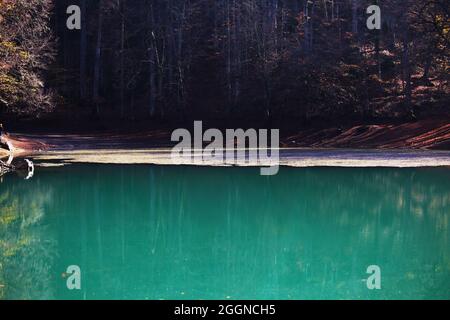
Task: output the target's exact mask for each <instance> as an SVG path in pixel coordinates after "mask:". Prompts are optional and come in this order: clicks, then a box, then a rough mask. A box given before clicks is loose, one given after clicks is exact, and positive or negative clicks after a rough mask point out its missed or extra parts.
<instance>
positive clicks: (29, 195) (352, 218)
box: [0, 165, 450, 299]
mask: <svg viewBox="0 0 450 320" xmlns="http://www.w3.org/2000/svg"><path fill="white" fill-rule="evenodd" d="M449 218H450V169H445V168H424V169H375V168H374V169H371V168H369V169H367V168H366V169H349V168H347V169H344V168H310V169H300V168H282V169H281V171H280V173H279V174H278V175H277V176H273V177H262V176H260V175H259V169H254V168H194V167H152V166H107V165H103V166H102V165H79V166H78V165H77V166H69V167H64V168H53V169H40V170H38V171H37V172H36V175H35V177H34V178H33V179H32V180H29V181H25V180H23V179H21V178H19V177H17V176H14V175H9V176H6V177H4V178H3V182H2V183H1V184H0V298H2V299H319V298H320V299H393V298H395V299H405V298H412V299H422V298H438V299H450V246H449V243H450V237H449V236H450V230H449ZM69 265H78V266H80V268H81V273H82V274H81V283H82V287H81V290H72V291H71V290H68V289H67V287H66V278H64V276H65V275H64V274H63V273H64V272H65V271H66V268H67V267H68V266H69ZM369 265H378V266H380V268H381V272H382V276H381V281H382V288H381V290H368V289H367V286H366V282H365V281H363V279H366V278H367V277H368V276H369V275H368V274H366V269H367V267H368V266H369Z"/></svg>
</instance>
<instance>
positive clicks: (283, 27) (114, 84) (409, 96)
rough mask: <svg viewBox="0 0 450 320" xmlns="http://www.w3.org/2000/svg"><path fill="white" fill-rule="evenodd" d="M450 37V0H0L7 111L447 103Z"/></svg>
mask: <svg viewBox="0 0 450 320" xmlns="http://www.w3.org/2000/svg"><path fill="white" fill-rule="evenodd" d="M72 4H76V5H79V6H80V8H81V13H82V28H81V30H69V29H68V28H67V27H66V20H67V18H68V17H69V15H68V14H67V13H66V9H67V7H68V6H69V5H72ZM371 4H378V5H379V6H380V7H381V10H382V11H381V12H382V29H381V30H368V28H367V27H366V20H367V18H368V17H369V15H368V14H367V13H366V8H367V7H368V6H369V5H371ZM449 40H450V21H449V5H448V0H431V1H422V0H397V1H394V0H383V1H376V0H367V1H366V0H241V1H238V0H78V1H75V0H53V1H52V0H0V114H2V115H3V117H7V116H9V117H11V116H12V117H16V118H17V117H21V118H24V117H25V118H26V117H28V118H36V117H43V116H47V117H48V115H49V114H50V115H54V116H55V115H60V116H63V117H66V118H68V119H74V118H77V117H78V118H90V119H94V120H95V119H105V118H117V119H127V120H142V119H147V118H153V119H177V120H180V119H185V120H187V119H193V118H197V119H206V118H209V119H225V118H227V119H229V118H240V119H250V118H251V119H265V120H271V119H281V120H282V119H286V121H287V120H294V121H297V119H298V120H301V121H307V122H308V121H309V122H314V121H319V120H324V119H338V120H336V121H340V120H339V119H342V121H344V119H345V120H349V119H353V120H358V121H359V120H368V119H374V118H377V119H393V118H395V119H409V120H411V119H416V118H424V117H432V116H436V115H437V116H439V117H441V116H443V115H444V116H448V115H449V114H450V104H449V87H448V84H449V66H450V63H449V62H450V61H449V59H450V51H449Z"/></svg>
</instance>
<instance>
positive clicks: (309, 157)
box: [30, 148, 450, 168]
mask: <svg viewBox="0 0 450 320" xmlns="http://www.w3.org/2000/svg"><path fill="white" fill-rule="evenodd" d="M279 152H280V158H279V164H278V165H279V166H280V167H296V168H306V167H390V168H418V167H450V151H423V150H395V151H394V150H351V149H321V150H318V149H303V148H302V149H294V148H286V149H279ZM30 158H31V159H33V160H34V161H35V162H36V166H37V167H49V166H64V165H70V164H115V165H119V164H121V165H144V164H147V165H164V166H177V165H189V166H202V167H233V166H235V167H265V166H271V165H277V163H276V162H273V160H271V161H272V162H271V161H270V160H269V159H267V160H262V161H261V160H258V159H256V158H254V159H252V158H250V159H249V158H246V159H244V158H240V159H237V160H236V162H235V163H233V164H225V163H223V162H220V161H214V160H208V161H202V160H201V159H200V158H193V159H190V158H189V159H187V158H178V159H177V160H176V161H174V160H172V158H171V150H170V149H156V148H153V149H141V150H77V151H49V152H45V153H41V154H35V155H32V156H31V157H30Z"/></svg>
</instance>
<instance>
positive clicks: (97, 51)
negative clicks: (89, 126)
mask: <svg viewBox="0 0 450 320" xmlns="http://www.w3.org/2000/svg"><path fill="white" fill-rule="evenodd" d="M102 35H103V1H102V0H100V3H99V9H98V26H97V42H96V46H95V67H94V89H93V95H94V104H95V114H96V115H99V114H100V101H99V100H100V96H99V87H100V64H101V57H102Z"/></svg>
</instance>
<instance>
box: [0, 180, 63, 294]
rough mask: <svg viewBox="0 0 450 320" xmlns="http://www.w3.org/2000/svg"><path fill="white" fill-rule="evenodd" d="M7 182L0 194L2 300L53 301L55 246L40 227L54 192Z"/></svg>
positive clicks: (20, 183)
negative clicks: (52, 274)
mask: <svg viewBox="0 0 450 320" xmlns="http://www.w3.org/2000/svg"><path fill="white" fill-rule="evenodd" d="M11 178H12V177H11ZM8 182H11V183H9V184H7V183H3V184H2V190H1V191H0V285H1V287H0V298H3V299H4V298H6V299H46V298H51V297H52V290H51V289H50V287H49V284H50V283H52V282H51V281H50V278H51V273H50V266H51V264H52V260H53V252H54V247H55V243H54V241H52V240H47V239H49V237H48V230H47V227H46V226H45V225H43V224H41V223H42V220H43V218H44V216H45V208H44V207H45V205H46V204H47V203H48V202H49V201H50V199H51V197H52V191H51V189H50V188H48V187H45V188H44V187H42V186H38V185H36V184H33V185H30V184H25V183H24V181H20V180H17V179H15V180H12V181H8ZM30 186H31V187H30Z"/></svg>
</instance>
